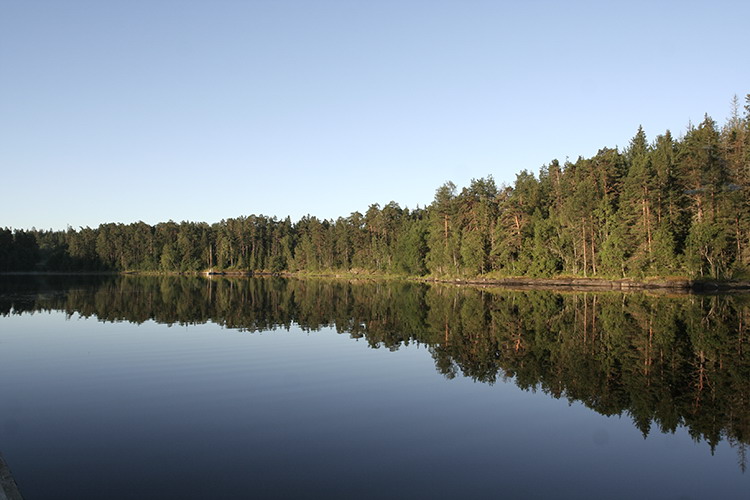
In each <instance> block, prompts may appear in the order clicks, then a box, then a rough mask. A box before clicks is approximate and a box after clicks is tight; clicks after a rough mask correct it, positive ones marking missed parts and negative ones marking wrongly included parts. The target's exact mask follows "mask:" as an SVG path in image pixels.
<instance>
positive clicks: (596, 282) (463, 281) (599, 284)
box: [0, 271, 750, 293]
mask: <svg viewBox="0 0 750 500" xmlns="http://www.w3.org/2000/svg"><path fill="white" fill-rule="evenodd" d="M0 276H204V277H208V278H212V277H226V278H240V277H253V276H279V277H284V278H298V279H304V278H310V279H321V278H323V279H342V280H351V279H360V280H362V279H364V280H381V279H383V280H384V279H402V280H409V281H419V282H422V283H440V284H450V285H471V286H499V287H503V288H514V289H524V290H562V291H622V292H626V291H643V290H664V291H672V292H681V293H711V292H747V293H750V281H745V280H742V281H717V280H691V279H686V278H678V279H674V278H649V279H645V280H637V279H632V278H623V279H605V278H580V277H565V278H525V277H511V278H479V277H478V278H434V277H419V276H395V275H378V274H358V273H346V272H342V273H335V272H321V273H309V272H305V273H293V272H278V273H274V272H258V271H255V272H253V271H213V272H208V271H186V272H173V271H172V272H155V271H79V272H73V271H71V272H57V271H56V272H46V271H28V272H20V271H15V272H2V273H0Z"/></svg>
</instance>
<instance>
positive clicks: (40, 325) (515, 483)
mask: <svg viewBox="0 0 750 500" xmlns="http://www.w3.org/2000/svg"><path fill="white" fill-rule="evenodd" d="M749 320H750V298H748V297H747V296H734V297H729V296H719V297H705V296H704V297H696V296H681V297H653V296H648V295H643V294H630V295H622V294H619V293H602V294H592V293H588V294H571V293H569V294H556V293H551V292H538V291H535V292H511V291H502V290H477V289H467V288H460V287H444V286H427V285H420V284H414V283H400V282H389V283H346V282H333V281H312V280H310V281H302V280H283V279H278V278H262V279H237V280H233V279H217V280H206V279H201V278H153V277H151V278H149V277H142V278H138V277H118V278H114V277H109V278H95V279H92V278H89V279H84V278H76V279H70V278H60V277H46V278H8V277H6V278H2V279H1V280H0V453H2V455H3V456H4V457H5V461H6V462H7V464H8V465H9V467H10V469H11V471H12V473H13V476H14V478H15V481H16V483H17V484H18V487H19V490H20V491H21V493H22V494H23V496H24V498H25V499H27V500H29V499H31V500H33V499H47V498H76V499H86V498H92V499H94V498H110V499H117V498H250V497H256V498H449V497H462V498H470V497H506V498H748V494H749V493H748V492H750V473H746V472H745V467H746V459H745V452H746V447H747V443H748V440H749V439H750V359H749V357H748V356H750V354H748V353H747V352H746V351H747V349H748V346H747V345H746V342H747V334H748V331H747V324H748V321H749Z"/></svg>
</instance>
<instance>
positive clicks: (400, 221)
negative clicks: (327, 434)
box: [0, 94, 750, 279]
mask: <svg viewBox="0 0 750 500" xmlns="http://www.w3.org/2000/svg"><path fill="white" fill-rule="evenodd" d="M749 266H750V94H749V95H748V96H747V97H746V105H745V106H744V111H742V112H741V110H740V104H739V101H738V99H737V98H736V97H735V98H734V100H733V102H732V113H731V115H730V117H729V118H728V120H727V122H726V123H725V124H724V125H723V126H721V127H720V126H718V125H717V124H716V122H715V121H714V120H712V119H711V118H710V117H709V116H706V117H705V119H704V120H703V121H702V122H701V123H700V124H699V125H697V126H695V125H689V126H688V128H687V130H686V132H685V133H684V135H683V136H681V137H674V136H673V135H672V134H671V133H670V132H669V131H667V132H665V133H664V134H661V135H658V136H656V138H655V139H653V140H652V141H649V140H648V138H647V136H646V133H645V132H644V130H643V129H642V128H639V129H638V131H637V132H636V134H635V136H634V137H633V138H632V139H631V140H630V141H629V144H628V145H627V147H625V148H623V149H622V150H620V149H618V148H603V149H601V150H599V151H598V152H597V153H596V154H595V155H594V156H593V157H591V158H583V157H579V158H578V159H577V160H575V161H565V162H563V163H561V162H559V161H558V160H553V161H551V162H550V163H549V164H547V165H544V166H542V167H541V169H540V170H539V172H538V173H537V174H534V173H531V172H528V171H525V170H524V171H522V172H520V173H519V174H517V176H516V179H515V182H514V183H513V185H511V186H504V185H501V186H497V185H496V183H495V181H494V180H493V178H492V177H491V176H488V177H485V178H480V179H475V180H472V181H471V183H470V185H469V186H467V187H464V188H462V189H460V190H459V189H458V188H457V186H456V185H455V184H453V183H452V182H447V183H445V184H444V185H442V186H440V187H439V188H438V189H437V190H436V193H435V198H434V200H433V201H432V203H430V204H429V205H428V206H426V207H424V208H417V209H413V210H410V209H408V208H402V207H401V206H399V204H398V203H396V202H390V203H388V204H386V205H384V206H380V205H379V204H373V205H371V206H370V207H369V208H368V210H367V211H366V212H365V213H364V214H362V213H360V212H354V213H352V214H350V215H349V216H348V217H339V218H337V219H335V220H333V219H330V220H328V219H319V218H317V217H314V216H306V217H303V218H302V219H301V220H299V221H297V222H292V221H291V220H290V218H286V219H283V220H280V219H277V218H276V217H268V216H264V215H250V216H243V217H238V218H231V219H226V220H222V221H221V222H219V223H215V224H207V223H204V222H180V223H176V222H173V221H169V222H163V223H159V224H156V225H149V224H146V223H143V222H137V223H132V224H118V223H108V224H101V225H100V226H99V227H97V228H89V227H85V228H80V229H78V230H76V229H72V228H69V229H68V230H66V231H45V230H35V229H32V230H22V229H15V230H14V229H10V228H5V229H0V271H33V270H40V271H45V270H46V271H103V270H111V271H125V270H142V271H165V272H187V271H200V270H207V269H214V270H244V271H248V270H249V271H265V272H281V271H290V272H295V271H312V272H319V271H348V272H352V271H353V272H358V271H367V272H375V273H393V274H407V275H427V274H429V275H434V276H455V277H458V276H461V277H467V276H478V275H485V276H489V277H493V276H498V277H499V276H539V277H548V276H555V275H574V276H601V277H646V276H666V275H689V276H692V277H711V278H719V279H726V278H741V277H745V278H746V277H747V276H748V274H750V267H749Z"/></svg>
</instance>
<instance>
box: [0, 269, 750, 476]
mask: <svg viewBox="0 0 750 500" xmlns="http://www.w3.org/2000/svg"><path fill="white" fill-rule="evenodd" d="M44 310H55V311H57V310H62V311H65V312H66V313H67V314H69V315H73V314H80V315H82V316H86V317H89V316H93V317H96V318H98V319H100V320H102V321H128V322H134V323H141V322H144V321H147V320H155V321H157V322H159V323H166V324H197V323H205V322H209V321H210V322H214V323H217V324H220V325H223V326H225V327H228V328H235V329H240V330H242V331H246V332H255V331H268V330H273V329H276V328H289V327H290V326H291V325H292V324H293V323H294V324H297V325H299V326H301V327H302V328H304V329H309V330H317V329H320V328H323V327H335V329H336V330H337V331H338V332H341V333H347V334H349V335H350V336H351V337H353V338H362V339H365V340H366V341H367V342H368V343H369V345H370V346H372V347H374V348H387V349H391V350H397V349H398V348H399V347H401V346H403V345H407V344H410V343H419V344H422V345H425V346H427V347H428V348H429V350H430V352H431V355H432V357H433V359H434V361H435V367H436V369H437V370H438V371H439V372H440V373H441V374H443V375H444V376H445V377H448V378H453V377H456V376H459V375H462V376H465V377H470V378H471V379H473V380H476V381H480V382H484V383H489V384H492V383H494V382H496V381H497V380H499V379H502V380H512V381H513V382H514V383H515V384H516V385H517V386H519V387H520V388H522V389H524V390H534V391H542V392H544V393H546V394H548V395H550V396H552V397H554V398H567V399H568V400H570V401H580V402H582V403H583V404H585V405H586V406H587V407H589V408H591V409H593V410H595V411H597V412H599V413H600V414H603V415H627V416H629V417H630V418H631V419H632V421H633V424H634V425H635V426H636V427H637V428H638V429H639V430H640V431H641V432H642V433H643V435H644V436H647V435H648V434H649V433H650V432H653V431H654V430H656V429H658V430H659V431H661V432H674V431H675V430H676V429H677V428H679V427H683V426H684V427H685V428H687V429H688V431H689V432H690V434H691V436H692V437H693V438H694V439H695V440H701V441H705V442H706V443H708V445H709V446H710V447H711V449H712V450H713V448H714V447H715V446H716V445H717V444H718V443H719V442H720V441H721V440H723V439H725V440H727V441H728V442H729V443H730V444H732V445H733V446H735V448H736V449H737V451H738V459H739V463H740V467H741V468H742V469H743V470H744V468H745V462H746V460H745V453H746V445H747V443H748V440H749V439H750V360H749V358H748V354H747V350H748V348H747V347H745V344H746V343H747V336H748V331H747V330H748V326H747V325H748V322H750V297H749V296H746V295H736V296H674V297H670V296H650V295H647V294H640V293H633V294H622V293H613V292H607V293H565V294H558V293H553V292H545V291H528V292H518V291H507V290H499V289H492V290H490V289H473V288H465V287H456V286H428V285H425V284H419V283H412V282H357V283H353V282H344V281H326V280H286V279H280V278H258V279H212V280H208V279H203V278H189V277H128V276H125V277H89V278H84V277H77V278H75V279H74V280H71V279H69V278H64V277H38V278H35V279H33V280H30V279H28V278H20V277H19V278H8V277H6V278H3V279H2V280H1V281H0V314H2V315H9V314H23V313H27V312H32V311H44ZM595 438H596V439H600V440H606V436H598V437H597V436H596V435H595Z"/></svg>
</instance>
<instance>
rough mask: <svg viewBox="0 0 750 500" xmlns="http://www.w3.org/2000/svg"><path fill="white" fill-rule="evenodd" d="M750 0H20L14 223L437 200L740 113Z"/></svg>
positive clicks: (12, 68) (3, 195) (14, 76)
mask: <svg viewBox="0 0 750 500" xmlns="http://www.w3.org/2000/svg"><path fill="white" fill-rule="evenodd" d="M749 19H750V2H747V1H745V0H737V1H721V0H715V1H705V2H691V1H674V2H670V1H649V2H639V1H627V2H604V1H592V2H575V1H565V2H563V1H555V2H542V1H528V2H520V1H514V2H501V1H499V0H497V1H471V0H467V1H458V0H456V1H408V0H402V1H395V0H393V1H390V0H384V1H346V0H340V1H314V0H305V1H302V0H300V1H255V2H253V1H239V0H238V1H200V2H199V1H159V0H148V1H147V0H123V1H114V0H110V1H99V0H92V1H88V2H82V1H76V0H65V1H60V0H50V1H47V2H42V1H29V0H3V1H2V2H0V173H1V174H2V176H1V178H0V186H2V191H0V227H3V226H11V227H16V228H30V227H32V226H35V227H37V228H43V229H48V228H53V229H64V228H65V227H66V226H67V225H71V226H73V227H76V228H77V227H79V226H92V227H93V226H97V225H98V224H99V223H102V222H124V223H129V222H135V221H138V220H143V221H145V222H148V223H150V224H154V223H157V222H160V221H166V220H169V219H172V220H175V221H181V220H193V221H206V222H217V221H219V220H221V219H224V218H229V217H236V216H240V215H249V214H265V215H274V216H277V217H279V218H283V217H285V216H287V215H289V216H291V217H292V219H293V220H297V219H299V218H300V217H301V216H303V215H305V214H308V213H309V214H311V215H316V216H318V217H321V218H335V217H338V216H347V215H349V214H350V213H351V212H354V211H361V212H363V211H365V210H366V209H367V207H368V206H369V205H370V204H372V203H380V204H381V205H383V204H385V203H387V202H389V201H391V200H394V201H396V202H398V203H399V204H400V205H401V206H408V207H410V208H414V207H415V206H416V205H420V206H424V205H426V204H428V203H430V202H431V201H432V199H433V196H434V193H435V190H436V189H437V188H438V187H439V186H440V185H441V184H443V183H444V182H446V181H448V180H451V181H453V182H455V183H456V184H457V185H458V186H459V187H462V186H465V185H467V184H468V183H469V182H470V180H471V179H472V178H479V177H484V176H487V175H490V174H491V175H493V176H494V178H495V180H496V181H497V182H498V184H501V183H508V184H510V183H512V182H513V180H514V179H515V174H516V173H518V172H519V171H521V170H523V169H527V170H531V171H534V172H537V171H538V169H539V167H540V166H541V165H543V164H546V163H548V162H549V161H550V160H552V159H554V158H559V159H560V160H561V161H564V160H565V159H566V157H569V158H570V159H571V160H574V159H575V158H577V157H578V156H579V155H583V156H591V155H593V154H595V153H596V151H597V150H598V149H599V148H602V147H614V146H620V147H622V146H625V145H627V143H628V141H629V140H630V138H631V137H632V136H633V135H634V134H635V132H636V130H637V128H638V125H639V124H642V125H643V126H644V128H645V130H646V133H647V134H648V136H649V139H653V138H654V137H655V136H656V135H657V134H660V133H663V132H664V131H665V130H666V129H670V130H672V132H673V133H675V134H677V135H680V134H681V133H683V132H684V130H685V128H686V126H687V124H688V122H689V121H692V122H693V123H698V122H700V121H701V120H702V118H703V115H704V113H708V114H709V115H711V116H712V117H713V118H714V119H715V120H717V121H718V122H719V124H723V123H724V121H725V119H726V117H727V116H728V114H729V111H730V101H731V99H732V96H733V95H735V94H737V95H739V97H740V98H741V99H742V101H743V102H744V95H745V94H747V93H749V92H750V56H748V47H750V28H748V20H749Z"/></svg>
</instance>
